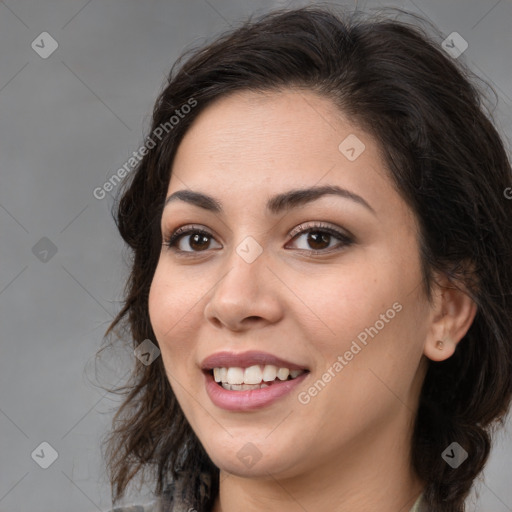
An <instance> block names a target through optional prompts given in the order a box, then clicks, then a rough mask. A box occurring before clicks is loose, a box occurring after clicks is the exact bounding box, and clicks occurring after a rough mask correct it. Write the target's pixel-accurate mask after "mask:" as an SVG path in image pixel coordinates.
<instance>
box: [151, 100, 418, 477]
mask: <svg viewBox="0 0 512 512" xmlns="http://www.w3.org/2000/svg"><path fill="white" fill-rule="evenodd" d="M347 137H348V139H347ZM363 144H364V146H363ZM324 187H329V188H325V189H324V192H326V191H327V192H329V191H330V193H323V194H322V193H321V192H322V188H324ZM310 189H312V190H310ZM316 189H319V190H320V192H318V191H317V193H315V192H314V190H316ZM299 190H309V192H304V193H302V194H293V195H290V196H289V194H290V193H292V192H296V191H299ZM180 191H181V192H194V193H196V194H203V195H207V196H209V198H210V199H208V198H204V197H202V196H198V195H192V194H189V195H187V196H185V195H183V194H181V195H180V194H178V195H177V196H173V198H172V199H170V200H169V201H168V203H167V204H166V206H165V208H164V212H163V216H162V221H161V227H162V234H163V238H164V240H165V241H166V242H165V243H164V245H163V246H162V252H161V255H160V259H159V262H158V266H157V269H156V272H155V275H154V279H153V282H152V286H151V290H150V296H149V312H150V319H151V323H152V326H153V329H154V332H155V335H156V337H157V340H158V344H159V346H160V350H161V356H162V358H163V363H164V366H165V370H166V373H167V376H168V379H169V382H170V385H171V387H172V389H173V391H174V393H175V394H176V397H177V399H178V401H179V403H180V405H181V407H182V409H183V412H184V414H185V416H186V417H187V420H188V421H189V423H190V425H191V427H192V428H193V430H194V431H195V433H196V434H197V436H198V437H199V439H200V441H201V443H202V444H203V446H204V448H205V449H206V451H207V453H208V454H209V456H210V457H211V459H212V461H213V462H214V463H215V464H216V465H217V466H218V467H219V468H221V469H222V470H225V471H227V472H229V473H233V474H238V475H247V476H253V477H257V476H265V475H268V474H269V473H270V474H272V475H274V476H278V475H279V476H280V477H292V476H294V475H298V474H299V473H304V472H309V471H320V472H321V471H330V470H333V467H330V464H331V462H330V461H333V463H335V464H336V465H339V463H340V460H344V461H348V460H349V459H350V458H351V457H354V458H356V457H357V456H358V453H359V454H360V453H361V452H362V451H364V450H366V451H368V450H370V448H371V447H373V448H374V449H375V452H374V453H377V452H378V450H379V445H382V446H383V445H384V443H388V444H389V442H391V440H396V439H397V436H401V437H398V438H403V436H407V435H408V433H409V429H410V424H409V422H410V420H411V414H410V410H412V409H413V407H414V406H415V400H416V399H417V395H418V393H419V390H420V385H421V382H422V379H423V375H422V374H421V371H419V368H421V366H420V361H421V359H422V351H423V344H424V341H425V336H426V333H427V330H428V303H427V300H426V298H425V296H424V293H423V289H422V286H421V282H422V281H421V271H420V260H419V250H418V241H417V238H418V235H417V224H416V222H415V218H414V216H413V214H412V212H411V211H410V209H409V208H408V207H407V205H406V204H405V202H404V201H403V199H402V198H401V197H400V196H399V194H398V193H397V191H396V190H395V189H394V188H393V185H392V182H391V180H390V178H389V177H388V175H387V173H386V169H385V165H384V162H383V159H382V157H381V155H380V153H379V147H378V144H377V143H376V142H375V141H374V140H373V139H372V138H371V137H370V136H369V134H367V133H365V132H364V131H362V130H361V129H360V128H358V127H357V126H355V125H353V124H351V123H349V122H348V120H347V119H346V118H344V116H343V114H342V112H340V111H339V110H338V109H337V108H335V106H334V105H333V103H332V102H331V101H330V100H329V99H326V98H323V97H320V96H318V95H316V94H315V93H313V92H305V91H300V92H298V91H292V90H287V91H282V92H272V93H265V94H263V93H255V92H243V93H236V94H233V95H230V96H227V97H224V98H222V99H220V100H218V101H217V102H216V103H214V104H212V105H210V106H209V107H208V108H207V109H206V110H204V111H203V112H202V113H201V114H200V115H199V117H198V118H197V119H196V120H195V122H194V124H193V125H192V126H191V128H190V129H189V130H188V132H187V133H186V135H185V137H184V139H183V141H182V142H181V144H180V146H179V148H178V151H177V154H176V157H175V161H174V164H173V168H172V176H171V180H170V184H169V189H168V194H167V197H168V198H169V196H171V195H172V194H174V193H176V192H180ZM336 191H337V192H336ZM276 198H277V199H276ZM178 228H179V231H178V232H176V230H178ZM173 235H175V236H174V237H173ZM171 238H172V239H171ZM170 239H171V240H170ZM214 367H215V368H228V370H215V372H216V376H217V378H220V379H221V380H222V381H229V382H225V384H223V385H221V383H217V382H215V379H214V376H212V375H211V374H212V371H211V369H212V368H214ZM250 367H252V368H251V369H250V370H248V371H245V370H246V369H247V368H250ZM279 368H287V369H288V370H295V371H294V372H291V375H290V376H289V377H288V378H287V371H286V370H284V369H282V370H279ZM276 372H277V377H276ZM292 376H293V377H294V378H293V379H291V377H292ZM281 378H283V379H286V378H287V380H281ZM242 380H243V382H244V383H245V384H240V382H242ZM262 382H263V384H264V385H263V387H262V386H261V383H262ZM265 382H266V385H265ZM250 383H253V384H250ZM255 383H257V384H255ZM226 388H227V389H226Z"/></svg>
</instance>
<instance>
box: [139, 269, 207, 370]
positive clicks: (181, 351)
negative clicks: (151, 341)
mask: <svg viewBox="0 0 512 512" xmlns="http://www.w3.org/2000/svg"><path fill="white" fill-rule="evenodd" d="M176 275H177V273H176V272H173V271H172V270H171V269H168V268H166V265H165V264H162V263H161V262H159V264H158V266H157V269H156V271H155V275H154V277H153V281H152V283H151V287H150V290H149V297H148V311H149V318H150V321H151V326H152V328H153V332H154V333H155V336H156V338H157V340H158V344H159V346H160V350H161V353H162V358H163V361H164V365H165V367H166V368H170V365H171V361H172V363H173V366H174V365H176V363H177V362H180V361H181V362H182V361H183V357H185V356H186V355H187V354H190V353H191V350H190V348H191V345H192V343H193V337H192V335H191V331H192V324H191V322H192V318H193V307H194V304H195V303H196V302H197V298H196V297H195V296H192V295H190V294H188V293H187V292H188V291H189V290H188V289H187V288H186V287H184V285H183V283H181V282H180V281H179V279H176ZM171 276H172V277H171ZM196 307H197V305H196ZM171 356H172V357H171Z"/></svg>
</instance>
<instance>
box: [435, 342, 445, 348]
mask: <svg viewBox="0 0 512 512" xmlns="http://www.w3.org/2000/svg"><path fill="white" fill-rule="evenodd" d="M443 347H444V342H442V341H441V340H437V342H436V348H437V349H439V350H443Z"/></svg>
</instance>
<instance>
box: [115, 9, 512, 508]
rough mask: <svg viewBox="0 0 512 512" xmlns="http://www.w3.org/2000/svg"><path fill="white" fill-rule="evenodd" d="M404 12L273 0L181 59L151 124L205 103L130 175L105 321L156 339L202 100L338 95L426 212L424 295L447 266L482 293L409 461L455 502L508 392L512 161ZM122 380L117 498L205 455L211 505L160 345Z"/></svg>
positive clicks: (427, 387) (442, 56)
mask: <svg viewBox="0 0 512 512" xmlns="http://www.w3.org/2000/svg"><path fill="white" fill-rule="evenodd" d="M395 13H396V11H395ZM410 19H412V20H414V22H411V23H409V22H407V21H398V20H397V19H391V18H389V17H387V16H370V15H367V14H366V15H365V14H362V13H361V12H359V13H357V12H356V13H342V14H340V13H337V12H335V11H333V10H332V9H327V8H318V7H308V8H302V9H293V10H281V11H275V12H272V13H270V14H267V15H265V16H262V17H260V18H259V19H257V20H250V21H247V22H245V23H244V24H243V25H241V26H240V27H239V28H236V29H234V30H231V31H230V32H229V33H227V34H224V35H222V36H221V37H219V38H217V39H216V40H214V41H213V42H212V43H210V44H208V45H207V46H205V47H203V48H199V49H196V50H194V51H193V52H189V53H188V54H186V55H185V56H183V57H182V58H181V59H180V60H179V61H178V62H177V63H176V64H175V65H174V66H173V68H172V70H171V72H170V75H169V78H168V84H167V85H166V87H165V89H164V90H163V92H162V93H161V94H160V96H159V98H158V100H157V102H156V105H155V107H154V111H153V120H152V128H151V130H152V133H154V130H155V129H157V128H158V127H160V126H162V125H164V123H167V124H169V119H170V118H171V116H173V115H175V111H176V110H177V109H180V107H181V106H182V105H185V104H187V103H189V102H190V101H191V99H193V101H195V102H197V104H196V106H195V107H194V108H192V109H188V110H189V113H188V114H186V115H184V116H182V117H180V120H179V122H178V123H177V124H173V126H172V128H171V127H169V129H166V130H165V134H164V135H163V137H161V140H158V141H157V142H156V145H155V147H152V148H151V149H149V150H148V153H147V154H146V155H145V156H144V158H143V159H142V161H141V162H140V164H139V165H138V167H137V168H136V169H135V170H134V171H133V173H132V175H131V176H130V177H129V180H128V181H127V183H126V184H125V187H124V189H123V191H122V196H121V198H120V201H119V203H118V205H117V211H116V214H115V217H116V221H117V225H118V228H119V231H120V233H121V235H122V237H123V239H124V240H125V241H126V243H127V244H128V245H129V246H130V248H131V250H132V254H133V259H132V262H131V274H130V276H129V279H128V282H127V285H126V292H125V293H126V294H125V301H124V304H123V307H122V309H121V311H120V312H119V314H118V315H117V317H116V318H115V320H114V321H113V323H112V324H111V326H110V327H109V329H108V331H107V333H106V334H107V338H109V337H111V335H113V334H114V333H117V336H118V337H119V338H121V339H122V338H123V336H124V335H126V334H129V336H124V338H126V337H129V338H130V341H129V343H130V344H131V345H132V349H133V348H134V347H136V346H137V345H138V344H139V343H141V342H142V341H143V340H145V339H150V340H151V341H153V343H155V344H156V343H157V341H156V337H155V335H154V333H153V330H152V327H151V324H150V320H149V315H148V293H149V289H150V285H151V282H152V278H153V275H154V271H155V268H156V265H157V262H158V258H159V254H160V250H161V244H162V239H161V233H160V219H161V214H162V208H163V204H164V200H165V196H166V192H167V188H168V184H169V180H170V173H171V170H172V163H173V158H174V155H175V153H176V150H177V147H178V145H179V143H180V141H181V140H182V138H183V136H184V134H185V133H186V132H187V130H188V128H189V127H190V125H191V123H192V122H193V121H194V119H195V118H197V116H198V115H199V114H200V113H201V112H202V111H203V110H204V109H205V107H206V106H207V105H209V104H210V103H212V102H213V101H215V100H216V99H218V98H220V97H223V96H226V95H228V94H229V93H231V92H233V91H241V90H255V91H272V90H280V89H285V88H291V87H293V88H298V89H304V90H310V91H314V92H317V93H318V94H320V95H322V96H324V97H327V98H330V99H331V100H332V101H333V103H334V104H335V105H337V106H338V107H339V109H340V111H341V112H343V113H344V114H345V115H346V116H347V117H348V118H349V120H351V121H353V122H354V123H355V124H356V125H358V126H360V127H361V128H363V129H364V130H366V131H367V132H368V133H369V134H371V135H372V136H374V137H375V139H376V140H377V141H378V142H379V145H380V148H381V151H382V155H383V158H384V160H385V162H386V164H387V167H388V172H389V176H390V179H391V180H392V182H393V183H394V184H395V186H396V189H397V190H398V192H399V193H400V194H401V196H402V197H403V198H404V200H405V201H406V202H407V203H408V205H409V206H410V208H411V209H412V211H413V212H414V214H415V216H416V218H417V220H418V222H419V226H420V231H421V232H420V234H419V246H420V251H421V261H422V270H423V276H424V288H425V293H426V296H427V297H428V298H429V299H431V298H432V297H431V291H432V285H433V283H434V276H435V273H437V272H440V273H442V274H444V275H446V276H448V277H449V278H450V279H451V282H452V283H453V285H454V286H458V287H461V288H463V289H465V290H467V293H468V294H470V296H471V297H472V298H473V300H474V301H475V303H476V304H477V307H478V311H477V314H476V317H475V320H474V322H473V324H472V325H471V327H470V329H469V331H468V332H467V334H466V335H465V336H464V338H463V339H462V340H461V342H460V343H459V344H458V346H457V349H456V351H455V354H454V355H453V356H452V357H451V358H449V359H448V360H446V361H444V362H432V361H429V367H428V371H427V374H426V377H425V381H424V384H423V388H422V391H421V396H420V405H419V409H418V412H417V416H416V421H415V425H414V433H413V446H412V453H413V457H412V464H413V466H414V469H415V471H416V472H417V474H418V476H419V477H420V478H421V479H422V480H423V481H424V482H425V485H426V487H425V501H426V504H427V508H428V510H429V511H431V512H461V511H463V510H464V499H465V498H466V497H467V495H468V493H469V491H470V489H471V486H472V484H473V481H474V479H475V477H476V476H477V475H478V474H479V473H480V472H481V470H482V469H483V467H484V464H485V462H486V461H487V458H488V455H489V452H490V447H491V434H492V430H493V428H494V427H496V426H499V425H500V424H502V423H503V419H504V417H505V414H506V413H507V410H508V407H509V404H510V398H511V392H512V382H511V381H512V340H511V333H512V201H511V200H507V199H506V198H505V197H504V190H505V189H506V188H507V187H510V186H511V184H512V173H511V168H510V163H509V160H508V158H507V154H506V151H505V149H504V147H503V144H502V141H501V139H500V136H499V134H498V133H497V131H496V129H495V128H494V126H493V122H492V115H491V113H490V111H489V110H488V109H486V108H485V107H484V105H483V101H482V100H483V98H485V95H484V94H483V93H482V92H480V90H479V89H478V88H477V85H476V78H475V77H474V76H473V75H472V74H471V73H470V72H469V71H468V70H467V69H466V68H465V67H464V66H463V65H462V64H460V63H459V62H455V61H454V60H453V59H452V58H451V57H450V56H448V55H447V54H446V53H445V52H444V51H443V49H442V48H441V44H440V43H441V40H442V39H441V37H440V36H439V35H438V34H436V35H428V31H425V29H423V28H421V27H420V25H419V23H416V22H417V21H418V20H417V19H416V17H414V18H412V17H411V18H410ZM429 30H430V29H429ZM432 33H433V34H434V32H432ZM436 38H438V39H437V40H436ZM185 57H186V58H185ZM459 60H460V59H459ZM189 104H190V103H189ZM122 327H124V329H123V330H121V328H122ZM112 391H115V392H121V391H122V392H123V394H125V395H126V396H125V399H124V401H123V403H122V405H121V406H120V408H119V410H118V412H117V414H116V416H115V417H114V420H113V430H112V432H111V433H110V435H109V438H108V440H107V442H106V443H105V444H106V445H107V448H108V449H107V458H108V464H107V466H108V469H109V476H110V481H111V485H112V497H113V499H114V501H117V500H118V499H119V498H121V497H122V496H123V495H124V493H125V490H126V487H127V485H128V483H129V482H130V480H131V479H132V478H133V477H134V476H135V475H136V474H138V473H139V471H140V470H145V469H146V468H154V469H155V471H156V473H155V480H156V487H155V493H156V494H161V493H162V492H163V490H164V487H165V483H166V481H167V478H168V477H169V476H172V478H177V477H178V476H180V475H182V476H183V477H185V476H188V477H189V480H187V482H188V483H187V485H189V486H190V487H191V488H192V489H194V488H195V487H194V486H197V485H198V483H197V479H196V477H197V474H198V473H199V471H206V472H208V473H209V474H210V475H211V478H212V482H213V495H212V496H211V497H210V499H209V500H208V502H206V503H203V504H202V505H201V506H202V507H204V509H203V510H204V511H208V510H210V509H211V506H212V504H213V501H214V499H215V497H216V493H217V492H218V474H219V473H218V468H216V467H215V466H214V465H213V464H212V462H211V461H210V459H209V457H208V455H207V454H206V452H205V451H204V449H203V447H202V446H201V444H200V442H199V440H198V439H197V438H196V436H195V434H194V432H193V431H192V429H191V427H190V425H189V424H188V422H187V420H186V419H185V417H184V415H183V413H182V411H181V408H180V406H179V404H178V403H177V400H176V398H175V396H174V394H173V392H172V389H171V387H170V385H169V383H168V379H167V377H166V374H165V370H164V366H163V364H162V358H158V359H157V360H155V362H154V363H153V364H151V365H149V366H145V365H143V364H141V363H140V362H139V361H138V360H136V359H135V358H134V366H133V371H132V375H131V378H130V382H129V383H127V385H126V386H123V387H121V388H117V389H116V390H112ZM452 442H457V443H459V444H460V445H461V446H462V447H463V448H464V449H465V450H466V451H467V452H468V454H469V457H468V459H467V460H466V461H465V462H464V463H463V464H461V465H460V466H459V467H458V468H456V469H454V468H452V467H450V466H449V465H448V464H447V463H446V462H445V461H444V460H443V458H442V457H441V454H442V452H443V451H444V450H445V449H446V448H447V447H448V446H449V445H450V444H451V443H452Z"/></svg>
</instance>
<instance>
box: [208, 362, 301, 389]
mask: <svg viewBox="0 0 512 512" xmlns="http://www.w3.org/2000/svg"><path fill="white" fill-rule="evenodd" d="M205 371H206V372H207V373H208V374H209V375H210V376H212V377H213V380H214V381H215V382H216V383H217V384H218V385H219V386H221V387H222V388H224V389H226V390H228V391H250V390H255V389H264V388H268V387H270V386H273V385H276V384H278V383H281V382H283V381H290V380H294V379H296V378H298V377H300V376H301V375H303V374H305V373H308V370H306V369H301V370H298V369H293V370H290V369H289V368H286V367H278V366H275V365H273V364H266V365H252V366H249V367H247V368H242V367H240V366H230V367H225V366H224V367H215V368H212V369H211V370H205Z"/></svg>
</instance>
